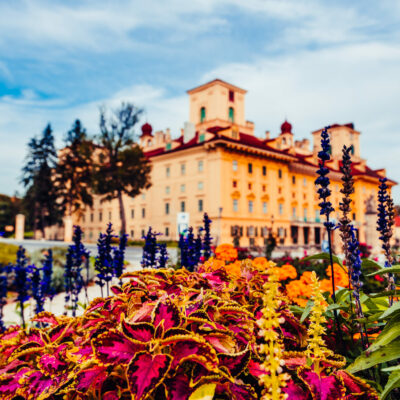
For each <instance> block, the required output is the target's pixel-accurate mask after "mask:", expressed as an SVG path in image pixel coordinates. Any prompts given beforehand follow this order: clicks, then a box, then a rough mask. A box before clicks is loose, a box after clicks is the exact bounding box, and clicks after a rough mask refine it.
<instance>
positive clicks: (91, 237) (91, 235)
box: [89, 231, 93, 239]
mask: <svg viewBox="0 0 400 400" xmlns="http://www.w3.org/2000/svg"><path fill="white" fill-rule="evenodd" d="M89 238H90V239H93V232H92V231H90V232H89Z"/></svg>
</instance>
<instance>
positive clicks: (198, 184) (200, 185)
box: [197, 182, 204, 190]
mask: <svg viewBox="0 0 400 400" xmlns="http://www.w3.org/2000/svg"><path fill="white" fill-rule="evenodd" d="M203 187H204V186H203V182H198V183H197V189H198V190H203Z"/></svg>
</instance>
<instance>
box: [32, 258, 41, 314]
mask: <svg viewBox="0 0 400 400" xmlns="http://www.w3.org/2000/svg"><path fill="white" fill-rule="evenodd" d="M30 272H31V290H32V298H33V299H34V300H35V303H36V305H35V313H36V314H39V313H40V312H42V311H43V310H44V300H45V294H44V290H43V289H44V287H43V282H42V277H41V273H40V269H39V268H37V267H35V266H34V265H31V266H30Z"/></svg>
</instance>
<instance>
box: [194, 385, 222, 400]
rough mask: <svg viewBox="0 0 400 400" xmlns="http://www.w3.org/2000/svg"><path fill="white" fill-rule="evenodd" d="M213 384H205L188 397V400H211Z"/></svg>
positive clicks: (213, 391) (214, 386)
mask: <svg viewBox="0 0 400 400" xmlns="http://www.w3.org/2000/svg"><path fill="white" fill-rule="evenodd" d="M216 387H217V385H216V384H215V383H207V384H205V385H201V386H200V387H199V388H197V389H196V390H195V391H194V392H193V393H192V394H191V396H190V397H189V400H212V399H213V398H214V394H215V388H216Z"/></svg>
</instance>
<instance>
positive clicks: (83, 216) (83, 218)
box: [82, 214, 85, 222]
mask: <svg viewBox="0 0 400 400" xmlns="http://www.w3.org/2000/svg"><path fill="white" fill-rule="evenodd" d="M82 222H85V214H83V215H82Z"/></svg>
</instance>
